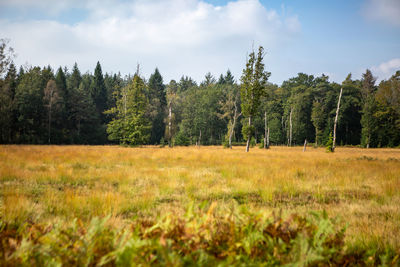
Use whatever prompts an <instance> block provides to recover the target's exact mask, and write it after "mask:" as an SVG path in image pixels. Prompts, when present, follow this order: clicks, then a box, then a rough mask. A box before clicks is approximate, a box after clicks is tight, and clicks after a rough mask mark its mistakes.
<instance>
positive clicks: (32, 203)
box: [0, 146, 400, 249]
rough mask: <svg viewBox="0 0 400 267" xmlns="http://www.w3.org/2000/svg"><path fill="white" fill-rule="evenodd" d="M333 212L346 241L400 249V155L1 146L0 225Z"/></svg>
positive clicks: (343, 150) (339, 151)
mask: <svg viewBox="0 0 400 267" xmlns="http://www.w3.org/2000/svg"><path fill="white" fill-rule="evenodd" d="M193 201H194V202H197V203H200V202H202V201H216V202H218V203H219V205H222V206H223V205H230V204H231V203H232V202H237V203H239V204H241V205H247V206H250V207H251V208H253V209H257V210H263V211H265V212H266V213H271V212H273V211H279V210H282V211H283V212H284V213H292V212H300V213H304V212H307V211H309V210H326V211H327V212H328V213H329V215H331V216H340V217H341V218H343V220H342V221H343V223H349V228H348V231H347V233H348V236H347V238H348V240H352V241H357V242H362V243H368V242H378V243H379V242H381V243H382V244H390V245H391V246H393V247H394V248H397V249H400V241H399V240H400V230H399V229H400V223H399V222H400V150H397V149H368V150H367V149H359V148H342V147H339V148H337V149H336V152H335V153H326V152H325V150H324V149H322V148H321V149H312V148H309V149H308V150H307V151H306V152H304V153H303V152H302V147H294V148H288V147H272V148H271V149H270V150H262V149H258V148H253V149H251V150H250V152H249V153H245V152H244V148H243V147H234V148H233V149H232V150H231V149H223V148H221V147H175V148H158V147H142V148H124V147H118V146H0V212H1V213H0V216H1V218H2V219H3V220H6V221H9V222H18V221H19V222H21V221H24V220H32V221H35V222H49V221H53V220H55V219H59V220H64V221H65V222H68V221H71V220H72V219H73V218H75V217H79V218H80V219H82V220H84V221H87V220H90V218H92V217H94V216H105V215H109V214H110V215H111V216H112V218H113V220H115V221H116V222H118V224H123V221H124V219H129V218H131V217H133V216H140V215H146V216H155V215H156V214H160V213H163V212H165V211H171V210H173V211H174V212H176V213H178V214H179V212H181V211H182V210H184V207H186V206H187V205H188V204H189V203H191V202H193Z"/></svg>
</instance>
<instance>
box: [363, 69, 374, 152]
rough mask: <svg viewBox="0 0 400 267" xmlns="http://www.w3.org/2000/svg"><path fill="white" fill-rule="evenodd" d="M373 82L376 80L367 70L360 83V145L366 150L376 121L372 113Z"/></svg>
mask: <svg viewBox="0 0 400 267" xmlns="http://www.w3.org/2000/svg"><path fill="white" fill-rule="evenodd" d="M375 81H376V78H375V77H373V76H372V73H371V71H370V70H368V69H367V71H366V72H365V73H364V74H363V79H362V81H361V82H362V87H361V104H362V116H361V126H362V129H361V144H362V145H363V146H365V147H367V148H369V147H370V145H371V141H372V138H373V135H374V129H375V124H376V119H375V117H374V113H375V112H376V101H375V92H376V87H375Z"/></svg>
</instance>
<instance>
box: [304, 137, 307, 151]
mask: <svg viewBox="0 0 400 267" xmlns="http://www.w3.org/2000/svg"><path fill="white" fill-rule="evenodd" d="M306 148H307V139H306V140H304V147H303V152H306Z"/></svg>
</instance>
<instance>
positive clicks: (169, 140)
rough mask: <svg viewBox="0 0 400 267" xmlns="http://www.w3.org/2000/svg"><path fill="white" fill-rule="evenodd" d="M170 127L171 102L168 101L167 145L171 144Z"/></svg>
mask: <svg viewBox="0 0 400 267" xmlns="http://www.w3.org/2000/svg"><path fill="white" fill-rule="evenodd" d="M171 128H172V107H171V102H169V110H168V145H169V147H171V146H172V134H171Z"/></svg>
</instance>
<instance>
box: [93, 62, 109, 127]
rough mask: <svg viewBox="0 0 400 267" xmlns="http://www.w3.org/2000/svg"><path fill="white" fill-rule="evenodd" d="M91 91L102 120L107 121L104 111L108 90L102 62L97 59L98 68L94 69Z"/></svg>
mask: <svg viewBox="0 0 400 267" xmlns="http://www.w3.org/2000/svg"><path fill="white" fill-rule="evenodd" d="M90 93H91V96H92V99H93V102H94V104H95V105H96V110H97V112H98V114H99V116H100V118H101V121H102V122H104V121H105V117H104V114H103V112H104V111H105V110H106V107H107V91H106V86H105V84H104V77H103V73H102V71H101V66H100V62H98V61H97V64H96V68H95V70H94V77H93V83H92V85H91V87H90Z"/></svg>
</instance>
